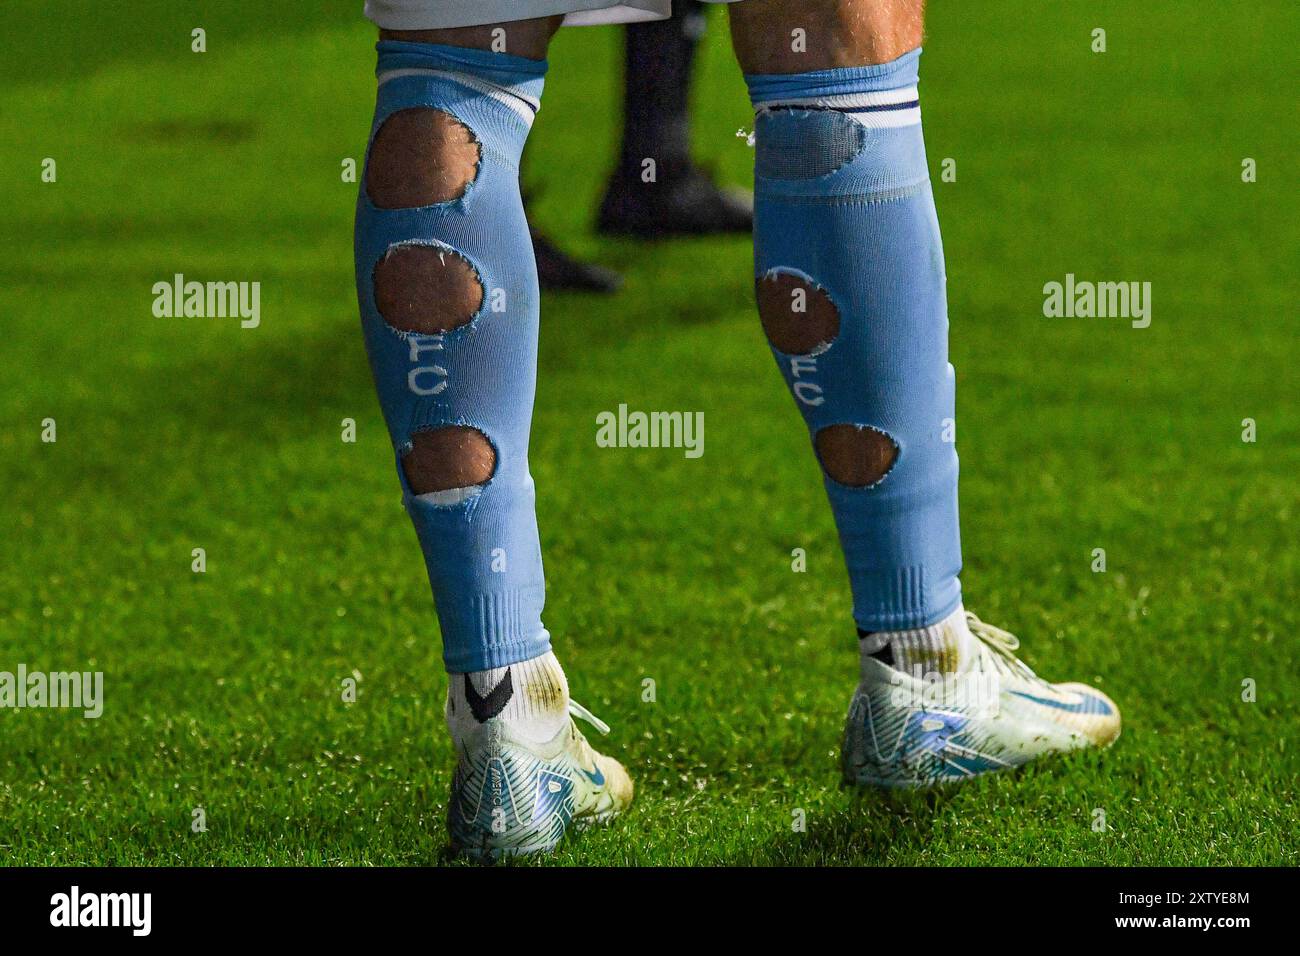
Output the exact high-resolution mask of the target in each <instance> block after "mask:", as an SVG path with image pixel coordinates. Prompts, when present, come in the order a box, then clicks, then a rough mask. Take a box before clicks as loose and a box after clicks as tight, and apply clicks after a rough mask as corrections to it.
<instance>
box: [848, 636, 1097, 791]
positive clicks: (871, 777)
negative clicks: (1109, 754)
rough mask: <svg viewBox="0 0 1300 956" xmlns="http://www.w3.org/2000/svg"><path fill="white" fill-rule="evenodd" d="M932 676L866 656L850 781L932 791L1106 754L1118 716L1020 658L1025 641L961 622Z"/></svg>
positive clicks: (851, 724) (852, 733)
mask: <svg viewBox="0 0 1300 956" xmlns="http://www.w3.org/2000/svg"><path fill="white" fill-rule="evenodd" d="M950 630H951V635H950V636H951V638H952V643H951V646H950V647H949V648H947V649H945V650H944V651H943V652H942V653H940V654H938V655H937V656H936V658H935V660H936V662H937V666H936V667H935V670H934V671H933V672H929V673H927V672H924V671H922V669H921V668H920V667H919V666H918V667H917V668H916V670H914V671H913V672H912V673H905V672H904V671H902V670H900V669H898V668H895V667H891V666H889V664H887V663H884V662H883V661H881V660H879V659H878V658H877V657H873V656H866V655H864V656H863V658H862V670H861V682H860V683H859V684H858V689H857V692H856V693H855V694H854V695H853V702H852V704H851V705H850V707H849V717H848V723H847V725H846V726H845V729H844V746H843V765H844V779H845V781H846V782H848V783H850V784H855V785H868V786H876V787H903V788H917V787H928V786H932V785H934V784H939V783H948V782H953V781H960V780H967V779H969V778H970V777H974V776H977V775H979V774H983V773H988V772H990V771H994V770H1008V769H1011V768H1014V767H1019V766H1022V765H1023V764H1026V763H1028V762H1029V761H1030V760H1033V759H1034V758H1035V757H1041V756H1043V755H1045V754H1053V753H1065V752H1067V751H1071V750H1081V749H1083V748H1085V747H1108V746H1110V745H1111V744H1112V743H1114V741H1115V738H1116V737H1118V736H1119V731H1120V716H1119V708H1118V707H1116V706H1115V703H1114V701H1112V700H1111V699H1110V698H1109V697H1107V696H1106V695H1105V694H1103V693H1102V692H1101V691H1099V690H1096V689H1094V688H1092V687H1088V686H1087V685H1086V684H1074V683H1070V684H1050V683H1048V682H1047V681H1045V680H1043V679H1042V678H1041V677H1038V676H1037V675H1036V674H1035V673H1034V672H1033V671H1032V670H1030V669H1029V667H1028V666H1026V665H1025V664H1024V662H1022V661H1021V660H1020V659H1019V658H1017V657H1016V655H1015V651H1016V649H1017V648H1018V647H1019V646H1020V641H1019V640H1017V639H1016V638H1015V637H1014V636H1013V635H1011V634H1009V633H1008V632H1006V631H1004V630H1001V629H1000V628H996V627H993V626H992V625H989V624H985V623H984V622H983V621H981V620H980V619H979V618H977V617H976V616H975V615H974V614H971V613H969V612H967V613H966V614H965V619H964V626H963V621H962V619H961V618H960V616H957V619H956V620H955V621H954V623H953V625H952V627H951V628H950Z"/></svg>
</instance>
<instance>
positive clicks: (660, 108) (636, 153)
mask: <svg viewBox="0 0 1300 956" xmlns="http://www.w3.org/2000/svg"><path fill="white" fill-rule="evenodd" d="M706 28H707V18H706V16H705V6H704V4H702V3H700V2H699V0H674V2H673V15H672V18H671V19H668V20H657V21H652V22H649V23H633V24H629V25H628V26H627V27H625V28H624V29H625V38H624V44H625V57H624V67H623V139H622V144H621V146H620V148H619V155H618V161H617V165H616V166H615V169H614V172H613V174H612V175H611V177H610V180H609V185H608V187H607V189H606V191H605V196H604V199H603V200H602V202H601V206H600V213H599V216H598V218H597V229H598V230H599V231H600V232H601V233H604V234H605V235H619V236H629V237H633V238H643V239H656V238H660V237H664V236H682V235H712V234H718V233H744V234H748V233H749V231H750V230H751V228H752V227H753V223H754V207H753V201H752V199H751V198H750V196H749V194H748V193H746V192H744V191H743V190H739V189H726V188H723V187H720V186H718V185H717V184H715V183H714V182H713V180H712V179H711V178H710V177H709V175H708V173H706V172H705V171H704V170H702V169H701V168H700V167H699V166H698V165H696V163H695V161H694V160H693V159H692V158H691V122H690V95H691V73H692V70H693V68H694V65H695V51H696V48H697V47H698V46H699V43H700V40H701V38H702V37H703V36H704V31H705V29H706ZM647 160H652V161H653V179H650V180H647V176H648V175H649V174H648V173H647V162H646V161H647ZM533 248H534V250H535V252H536V255H537V273H538V277H539V278H540V280H541V284H542V288H543V289H550V290H573V291H589V292H613V291H615V290H616V289H617V288H618V286H619V277H618V274H617V273H615V272H612V271H611V270H609V269H606V268H604V267H602V266H598V265H592V264H589V263H585V262H581V261H579V260H576V259H573V258H572V257H570V256H568V255H566V254H565V253H564V252H563V251H562V250H560V249H559V247H557V246H556V245H555V243H553V242H551V241H550V240H549V239H547V238H546V236H545V235H542V234H540V233H539V231H538V230H537V229H536V228H534V229H533Z"/></svg>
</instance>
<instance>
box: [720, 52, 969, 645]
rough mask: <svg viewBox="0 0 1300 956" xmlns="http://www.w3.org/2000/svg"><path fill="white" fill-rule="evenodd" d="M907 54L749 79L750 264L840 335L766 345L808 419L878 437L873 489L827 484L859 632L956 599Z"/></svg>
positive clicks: (917, 130) (948, 442) (941, 308)
mask: <svg viewBox="0 0 1300 956" xmlns="http://www.w3.org/2000/svg"><path fill="white" fill-rule="evenodd" d="M920 54H921V51H920V50H919V49H917V50H913V51H912V52H910V53H907V54H905V55H904V56H902V57H899V58H898V59H897V60H894V61H892V62H890V63H884V64H881V65H879V66H867V67H856V68H846V69H835V70H821V71H817V72H811V73H802V74H788V75H748V76H746V81H747V82H748V84H749V92H750V98H751V100H752V101H753V104H754V107H755V110H756V113H757V117H756V122H755V138H756V155H755V173H754V181H755V189H754V195H755V224H754V266H755V274H756V276H757V277H758V278H759V279H760V280H761V279H764V278H769V279H770V278H772V277H773V276H774V274H775V275H780V274H782V273H786V274H790V275H793V276H795V277H797V278H798V279H800V280H803V281H805V282H807V283H809V284H811V285H814V286H817V287H820V288H821V289H822V290H823V291H824V292H825V293H826V294H827V295H828V296H829V297H830V300H831V302H832V303H833V304H834V306H835V308H836V309H837V311H838V314H839V328H838V333H837V334H836V335H835V337H834V338H833V340H832V341H830V342H829V343H828V344H823V345H821V346H820V347H818V348H817V349H815V350H813V351H811V352H810V353H807V354H804V355H791V354H788V353H785V352H782V351H780V350H778V349H777V348H776V346H773V348H772V351H773V354H774V355H775V357H776V360H777V362H778V364H779V365H780V368H781V372H782V374H783V375H784V376H785V379H786V382H787V384H788V385H789V386H790V389H791V392H792V394H793V395H794V398H795V403H796V405H797V406H798V408H799V410H800V412H801V413H802V414H803V416H804V419H805V421H806V422H807V424H808V428H809V431H810V433H811V434H812V436H813V438H814V441H816V436H817V433H818V432H819V431H821V430H822V429H824V428H827V427H828V426H832V425H848V426H855V427H856V428H859V429H861V428H869V429H874V430H876V431H877V432H883V433H884V434H885V435H887V436H888V438H889V439H890V440H891V441H892V443H893V447H894V449H895V452H896V454H895V457H894V459H893V464H892V466H890V467H889V468H888V470H887V471H885V472H884V474H883V477H880V478H879V480H876V481H875V482H874V483H871V484H866V485H864V486H860V487H850V486H848V485H845V484H840V483H839V482H838V481H835V480H833V479H832V478H831V477H830V476H829V475H827V476H826V477H825V485H826V491H827V494H828V495H829V497H830V502H831V508H832V510H833V511H834V514H835V522H836V525H837V527H838V529H839V535H840V542H841V545H842V547H843V549H844V557H845V562H846V564H847V566H848V571H849V579H850V582H851V585H852V590H853V609H854V619H855V621H856V622H857V625H858V627H859V628H860V629H861V630H864V631H891V630H898V629H903V628H918V627H924V626H927V625H930V624H933V623H935V622H937V621H940V620H942V619H943V618H945V617H947V616H948V615H949V614H950V613H951V612H952V611H954V610H955V609H956V608H957V607H958V606H959V604H960V603H961V586H960V584H959V582H958V580H957V575H958V573H959V571H960V570H961V544H960V538H959V533H958V523H957V453H956V448H955V446H954V443H953V438H954V423H953V415H954V388H953V384H954V383H953V369H952V366H951V365H949V364H948V316H947V305H946V300H945V295H944V264H943V249H942V246H941V244H940V239H939V224H938V220H937V218H936V216H935V209H934V199H933V196H932V194H931V191H930V180H929V174H928V172H927V169H926V160H925V145H924V142H923V140H922V136H921V111H920V105H919V101H918V99H917V90H916V85H917V78H918V71H917V67H918V61H919V59H920Z"/></svg>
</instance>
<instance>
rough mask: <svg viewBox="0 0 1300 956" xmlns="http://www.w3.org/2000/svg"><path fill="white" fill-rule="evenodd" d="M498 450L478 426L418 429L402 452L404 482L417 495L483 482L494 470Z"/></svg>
mask: <svg viewBox="0 0 1300 956" xmlns="http://www.w3.org/2000/svg"><path fill="white" fill-rule="evenodd" d="M496 466H497V453H496V449H495V448H493V447H492V443H491V442H490V441H488V439H487V436H486V435H484V434H483V433H482V432H481V431H479V430H478V429H477V428H471V427H469V426H468V425H448V426H445V427H443V428H434V429H428V430H425V431H418V432H416V433H415V434H413V435H412V436H411V447H410V449H409V450H408V451H406V452H405V453H404V454H403V455H402V471H403V472H404V473H405V474H406V483H407V484H408V485H410V487H411V490H412V491H413V492H415V494H417V495H425V494H429V493H431V492H438V491H450V490H451V489H469V488H474V487H476V486H478V485H482V484H485V483H486V482H487V481H488V480H489V479H490V478H491V477H492V475H493V473H494V472H495V471H496Z"/></svg>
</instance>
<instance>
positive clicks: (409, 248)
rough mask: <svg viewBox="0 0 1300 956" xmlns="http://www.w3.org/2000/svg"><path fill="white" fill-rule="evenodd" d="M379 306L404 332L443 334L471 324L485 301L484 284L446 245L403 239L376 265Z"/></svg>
mask: <svg viewBox="0 0 1300 956" xmlns="http://www.w3.org/2000/svg"><path fill="white" fill-rule="evenodd" d="M374 286H375V307H376V308H377V309H378V310H379V314H380V316H382V317H383V319H384V321H385V322H387V323H388V324H389V325H391V326H392V327H393V328H395V329H398V330H399V331H402V332H418V333H420V334H423V335H440V334H442V333H443V332H450V331H451V330H453V329H457V328H460V327H461V326H462V325H465V324H466V323H468V322H469V321H470V320H471V319H472V318H474V316H475V315H477V314H478V311H479V309H480V308H481V307H482V305H483V282H482V280H481V279H480V278H479V276H478V273H477V272H476V271H475V270H474V267H473V266H472V265H470V263H469V260H467V259H466V258H465V257H464V256H462V255H460V254H459V253H457V252H455V251H454V250H452V249H449V248H447V247H446V246H440V245H437V246H435V245H422V244H419V243H400V244H398V245H393V246H389V247H388V251H387V252H386V253H385V254H384V257H383V258H382V259H380V260H379V262H377V263H376V264H375V269H374Z"/></svg>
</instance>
